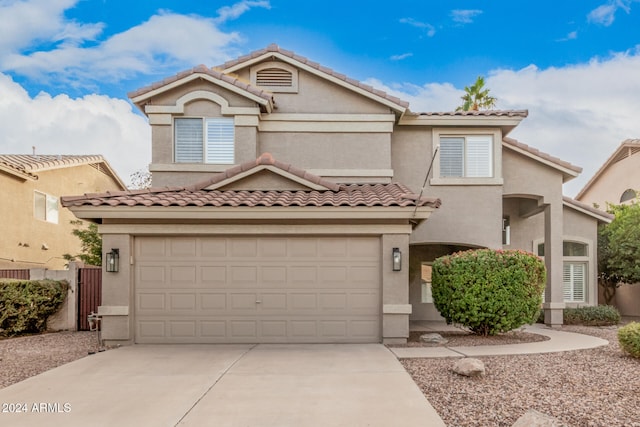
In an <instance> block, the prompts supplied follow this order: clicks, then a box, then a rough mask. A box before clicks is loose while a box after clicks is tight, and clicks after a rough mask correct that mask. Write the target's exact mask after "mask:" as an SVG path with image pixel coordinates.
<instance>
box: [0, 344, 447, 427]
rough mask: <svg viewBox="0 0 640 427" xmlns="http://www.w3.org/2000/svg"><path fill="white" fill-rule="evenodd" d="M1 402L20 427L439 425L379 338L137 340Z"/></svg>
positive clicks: (6, 417)
mask: <svg viewBox="0 0 640 427" xmlns="http://www.w3.org/2000/svg"><path fill="white" fill-rule="evenodd" d="M0 402H2V404H5V405H6V408H5V407H3V408H0V411H1V410H2V409H5V410H6V411H5V412H0V425H2V426H18V427H20V426H44V425H47V426H65V427H75V426H78V427H79V426H82V427H86V426H92V427H98V426H119V427H123V426H154V427H155V426H216V427H218V426H233V427H235V426H242V427H247V426H260V427H269V426H272V427H276V426H277V427H288V426H291V427H294V426H295V427H298V426H310V427H315V426H323V427H324V426H349V427H351V426H384V427H386V426H394V425H402V426H419V425H423V426H434V427H440V426H444V423H443V421H442V419H441V418H440V416H439V415H438V414H437V413H436V411H435V410H434V409H433V407H432V406H431V405H430V404H429V402H428V401H427V399H426V398H425V397H424V395H423V394H422V392H421V391H420V389H419V388H418V386H417V385H416V384H415V383H414V382H413V380H412V378H411V376H410V375H409V374H408V373H407V372H406V371H405V370H404V368H403V367H402V365H401V364H400V362H399V361H398V359H397V358H396V357H395V356H394V355H393V354H392V353H391V352H390V351H389V350H388V349H387V348H386V347H385V346H383V345H381V344H363V345H357V344H343V345H339V344H337V345H324V344H316V345H313V344H310V345H284V344H283V345H134V346H130V347H122V348H119V349H114V350H109V351H106V352H104V353H98V354H95V355H92V356H88V357H85V358H83V359H80V360H77V361H75V362H72V363H69V364H66V365H63V366H61V367H58V368H56V369H53V370H50V371H48V372H45V373H43V374H40V375H37V376H35V377H32V378H29V379H27V380H25V381H22V382H20V383H17V384H14V385H12V386H10V387H6V388H4V389H1V390H0ZM8 405H12V406H8ZM7 412H8V413H7Z"/></svg>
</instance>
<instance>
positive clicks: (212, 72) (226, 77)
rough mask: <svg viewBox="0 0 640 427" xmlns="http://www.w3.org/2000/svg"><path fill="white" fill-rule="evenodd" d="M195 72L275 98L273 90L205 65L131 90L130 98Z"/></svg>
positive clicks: (259, 95) (254, 93)
mask: <svg viewBox="0 0 640 427" xmlns="http://www.w3.org/2000/svg"><path fill="white" fill-rule="evenodd" d="M193 74H207V75H209V76H211V77H213V78H215V79H218V80H221V81H223V82H226V83H229V84H231V85H233V86H235V87H237V88H239V89H242V90H245V91H247V92H249V93H251V94H253V95H255V96H258V97H260V98H263V99H264V100H265V101H272V99H273V94H272V93H271V92H269V91H266V90H262V89H259V88H257V87H255V86H252V85H251V84H249V83H248V82H246V81H244V80H242V79H240V78H239V77H238V76H236V75H235V74H227V73H222V72H221V71H220V70H216V69H211V68H208V67H207V66H205V65H198V66H197V67H193V68H191V69H189V70H185V71H182V72H180V73H178V74H175V75H173V76H171V77H167V78H166V79H163V80H160V81H158V82H155V83H152V84H150V85H148V86H145V87H143V88H140V89H138V90H135V91H133V92H129V93H128V94H127V96H128V97H129V98H136V97H138V96H141V95H144V94H145V93H149V92H151V91H153V90H155V89H159V88H161V87H163V86H166V85H168V84H171V83H173V82H176V81H178V80H181V79H184V78H185V77H189V76H190V75H193Z"/></svg>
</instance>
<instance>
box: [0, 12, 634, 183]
mask: <svg viewBox="0 0 640 427" xmlns="http://www.w3.org/2000/svg"><path fill="white" fill-rule="evenodd" d="M270 43H277V44H279V45H280V46H281V47H283V48H285V49H289V50H293V51H295V52H296V53H299V54H301V55H303V56H306V57H308V58H310V59H312V60H314V61H316V62H319V63H321V64H322V65H325V66H328V67H331V68H333V69H335V70H337V71H339V72H341V73H344V74H347V75H348V76H350V77H353V78H356V79H358V80H361V81H364V82H366V83H369V84H372V85H374V86H377V87H379V88H381V89H383V90H387V91H388V92H391V93H392V94H394V95H396V96H399V97H400V98H402V99H404V100H407V101H409V102H410V103H411V107H410V108H411V109H412V110H413V111H434V110H437V111H448V110H452V109H454V108H455V107H456V106H457V105H458V103H459V97H460V95H461V93H462V92H461V89H462V88H463V87H464V86H465V85H467V84H470V83H472V82H473V81H474V80H475V78H476V76H478V75H484V76H486V77H487V83H488V86H489V87H490V88H491V89H492V93H493V94H494V95H495V96H496V97H497V98H498V108H501V109H511V108H514V109H521V108H526V109H528V110H529V113H530V116H529V118H528V119H526V120H525V121H524V122H523V124H522V125H521V126H520V127H519V128H518V129H516V131H514V133H513V134H512V136H514V137H517V138H518V139H519V140H521V141H522V142H524V143H526V144H529V145H532V146H534V147H536V148H539V149H541V150H543V151H546V152H548V153H550V154H552V155H555V156H558V157H561V158H562V159H563V160H567V161H569V162H571V163H574V164H576V165H578V166H582V167H584V172H583V174H582V176H581V177H580V178H578V179H576V180H574V181H573V182H571V183H570V184H568V185H567V186H566V188H565V191H566V193H567V194H568V195H574V194H575V193H577V191H578V190H579V189H580V188H581V187H582V185H584V183H585V182H586V180H588V178H589V177H590V176H591V175H592V174H593V173H594V172H595V171H596V170H597V168H598V167H599V166H600V165H601V164H602V162H603V161H604V160H605V159H606V158H607V157H608V156H609V155H610V154H611V153H612V152H613V151H614V150H615V148H616V147H617V146H618V145H619V144H620V143H621V142H622V140H623V139H625V138H640V117H638V113H637V101H636V100H637V99H638V96H639V95H640V1H639V0H566V1H549V0H539V1H502V0H492V1H482V0H477V1H463V0H460V1H455V0H405V1H401V2H395V3H392V2H384V3H376V2H371V1H367V2H365V1H348V2H347V1H344V0H343V1H335V0H326V1H323V2H304V1H289V0H251V1H250V0H244V1H243V0H240V1H233V0H230V1H203V0H199V1H196V0H180V1H178V0H173V1H170V0H154V1H147V0H140V1H121V0H117V1H115V0H23V1H16V0H0V137H2V138H0V147H2V149H1V150H0V151H3V152H12V153H30V152H31V150H32V148H31V147H32V146H36V147H37V148H36V149H37V151H38V152H40V153H42V154H49V153H56V154H58V153H63V154H76V153H86V154H89V153H99V154H104V155H105V156H106V157H107V160H109V162H110V163H111V164H112V165H113V166H114V167H115V168H116V171H117V172H118V173H119V174H120V175H121V177H122V178H123V179H125V180H127V179H128V177H129V175H130V174H131V173H132V172H133V171H135V170H139V169H143V168H145V167H146V166H147V164H148V163H149V161H150V133H149V129H148V126H147V124H146V121H145V119H144V117H142V116H141V115H140V114H139V112H137V111H135V109H133V108H132V107H131V104H130V103H129V102H128V99H127V96H126V94H127V92H130V91H132V90H135V89H138V88H140V87H142V86H145V85H147V84H149V83H152V82H155V81H157V80H160V79H162V78H164V77H167V76H170V75H172V74H175V73H176V72H178V71H181V70H184V69H188V68H191V67H193V66H195V65H198V64H205V65H208V66H214V65H217V64H220V63H222V62H224V61H225V60H228V59H232V58H234V57H236V56H239V55H242V54H246V53H249V52H251V51H253V50H256V49H260V48H262V47H265V46H266V45H268V44H270ZM125 153H127V155H124V154H125Z"/></svg>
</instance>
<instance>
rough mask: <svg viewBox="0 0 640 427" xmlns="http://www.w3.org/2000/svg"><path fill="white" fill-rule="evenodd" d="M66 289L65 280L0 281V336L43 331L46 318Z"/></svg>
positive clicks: (61, 300) (52, 312)
mask: <svg viewBox="0 0 640 427" xmlns="http://www.w3.org/2000/svg"><path fill="white" fill-rule="evenodd" d="M68 289H69V284H68V283H67V281H65V280H60V281H57V280H14V279H0V330H1V334H2V335H6V336H15V335H20V334H27V333H37V332H44V331H45V329H46V327H47V319H48V318H49V316H51V315H52V314H55V313H56V312H57V311H58V310H59V309H60V307H61V306H62V303H63V302H64V299H65V297H66V296H67V290H68Z"/></svg>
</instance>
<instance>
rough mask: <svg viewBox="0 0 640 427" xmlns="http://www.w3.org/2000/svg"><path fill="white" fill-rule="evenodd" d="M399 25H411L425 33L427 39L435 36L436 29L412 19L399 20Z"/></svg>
mask: <svg viewBox="0 0 640 427" xmlns="http://www.w3.org/2000/svg"><path fill="white" fill-rule="evenodd" d="M400 23H401V24H407V25H411V26H412V27H416V28H420V29H421V30H423V31H425V33H426V34H427V36H428V37H433V36H435V35H436V28H435V27H434V26H433V25H431V24H428V23H426V22H420V21H416V20H415V19H413V18H402V19H400Z"/></svg>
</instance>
